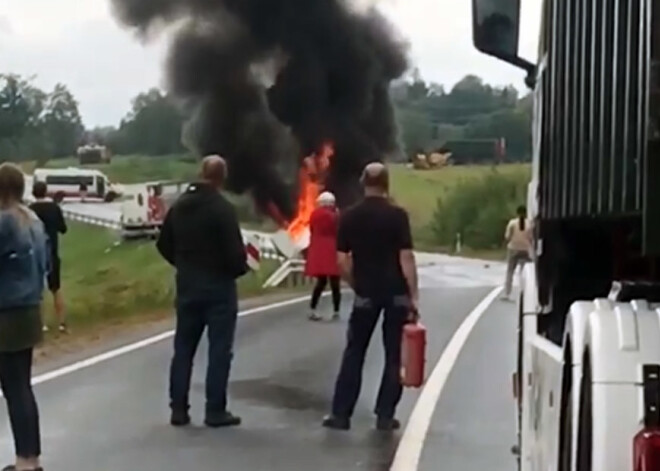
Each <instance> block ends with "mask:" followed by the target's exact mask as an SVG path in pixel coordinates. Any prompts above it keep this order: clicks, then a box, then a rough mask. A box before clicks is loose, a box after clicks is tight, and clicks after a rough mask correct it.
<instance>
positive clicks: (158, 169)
mask: <svg viewBox="0 0 660 471" xmlns="http://www.w3.org/2000/svg"><path fill="white" fill-rule="evenodd" d="M79 166H80V164H79V163H78V159H76V158H73V157H70V158H66V159H57V160H50V161H48V163H47V164H46V167H48V168H65V167H79ZM84 167H85V168H97V169H99V170H101V171H102V172H103V173H104V174H106V175H107V177H108V178H109V179H110V180H111V181H113V182H118V183H142V182H146V181H154V180H183V181H190V180H192V179H194V178H195V177H196V176H197V173H198V171H199V169H198V164H197V162H196V160H195V158H194V157H191V156H186V155H163V156H158V157H147V156H142V155H127V156H116V157H113V158H112V161H111V162H110V163H109V164H94V165H85V166H84Z"/></svg>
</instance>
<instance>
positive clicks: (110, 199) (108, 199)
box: [103, 191, 117, 203]
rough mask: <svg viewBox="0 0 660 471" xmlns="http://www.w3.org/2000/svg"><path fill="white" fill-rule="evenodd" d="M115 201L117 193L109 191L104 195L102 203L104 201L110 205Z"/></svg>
mask: <svg viewBox="0 0 660 471" xmlns="http://www.w3.org/2000/svg"><path fill="white" fill-rule="evenodd" d="M116 199H117V193H115V192H114V191H110V192H108V193H106V194H105V197H104V198H103V201H105V202H106V203H112V202H113V201H114V200H116Z"/></svg>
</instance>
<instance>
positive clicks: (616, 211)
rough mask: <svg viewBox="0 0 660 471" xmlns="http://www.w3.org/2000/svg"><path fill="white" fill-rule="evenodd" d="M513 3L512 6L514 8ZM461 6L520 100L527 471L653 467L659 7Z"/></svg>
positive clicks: (617, 1) (502, 0)
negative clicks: (525, 114)
mask: <svg viewBox="0 0 660 471" xmlns="http://www.w3.org/2000/svg"><path fill="white" fill-rule="evenodd" d="M522 1H526V0H522ZM520 3H521V0H473V42H474V44H475V46H476V48H477V49H478V50H479V51H481V52H483V53H485V54H488V55H490V56H493V57H495V58H497V59H499V60H503V61H505V62H508V63H510V64H511V65H512V66H515V67H519V68H521V69H522V70H523V71H524V72H525V73H526V77H527V78H526V83H527V85H528V86H529V87H530V89H531V90H532V93H533V94H534V120H533V155H532V172H531V173H532V175H531V180H530V184H529V187H528V190H529V192H528V207H529V209H530V216H531V217H532V218H533V219H534V229H535V257H534V263H533V264H530V265H528V266H527V267H526V268H525V271H524V282H523V290H522V294H521V297H520V305H519V310H518V316H519V335H518V339H519V345H518V358H517V371H516V372H515V374H514V380H513V381H514V396H515V399H516V401H515V405H516V410H517V417H518V425H519V443H518V444H516V445H515V446H514V451H515V452H516V454H517V455H518V457H519V465H520V469H522V470H525V471H528V470H534V471H541V470H543V471H547V470H548V469H552V470H560V471H569V470H570V471H572V470H578V471H592V470H593V471H614V470H624V469H628V470H633V471H648V470H656V469H657V470H660V412H659V411H660V126H659V125H660V106H659V105H660V100H659V98H660V94H659V92H660V74H658V71H659V68H658V63H659V62H658V61H659V59H660V1H658V0H645V1H640V0H599V1H590V0H571V1H569V0H544V1H543V7H542V20H541V28H540V40H539V57H538V60H537V61H536V62H535V63H532V62H530V61H528V60H526V59H525V58H522V57H520V56H519V54H518V35H519V29H520V21H521V19H520V7H521V5H520Z"/></svg>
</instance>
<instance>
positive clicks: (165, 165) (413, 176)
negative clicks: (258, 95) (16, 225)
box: [24, 155, 530, 249]
mask: <svg viewBox="0 0 660 471" xmlns="http://www.w3.org/2000/svg"><path fill="white" fill-rule="evenodd" d="M47 166H48V167H67V166H77V160H76V159H74V158H69V159H61V160H52V161H50V162H48V164H47ZM33 167H34V164H26V165H24V168H25V169H26V171H30V170H31V169H32V168H33ZM91 167H94V168H99V169H101V170H102V171H103V172H104V173H105V174H106V175H107V176H108V177H109V178H110V179H111V180H112V181H115V182H120V183H139V182H144V181H149V180H184V181H189V180H191V179H194V178H195V177H196V175H197V172H198V166H197V162H196V160H195V159H194V157H191V156H186V155H170V156H160V157H147V156H139V155H132V156H116V157H114V158H113V159H112V162H111V163H110V164H109V165H107V164H106V165H93V166H91ZM490 172H501V173H506V174H515V173H517V174H523V175H528V174H529V172H530V167H529V165H528V164H507V165H500V166H497V167H492V166H450V167H446V168H442V169H438V170H413V169H410V168H408V167H406V166H404V165H393V166H392V167H391V173H392V178H391V180H392V194H393V196H394V198H395V199H396V200H397V201H398V202H399V204H401V205H402V206H404V207H405V208H406V209H407V210H408V211H409V212H410V215H411V223H412V226H413V232H414V235H415V239H416V242H417V244H418V246H420V247H422V248H426V249H431V248H436V247H434V243H433V237H432V233H431V230H430V228H429V222H430V221H431V217H432V215H433V212H434V211H435V208H436V203H437V200H438V198H440V197H442V196H444V195H446V194H447V192H448V191H449V190H451V189H452V187H454V186H455V185H457V184H458V183H459V182H461V181H465V180H469V179H474V178H480V177H484V176H485V175H488V174H489V173H490ZM232 199H233V200H234V202H235V203H236V204H237V205H238V208H239V213H240V216H241V220H242V221H243V222H245V223H247V224H250V225H251V227H253V228H255V229H264V230H267V229H272V228H274V225H273V224H270V223H269V222H268V221H264V220H263V219H260V218H258V217H256V215H255V214H254V213H253V211H252V210H251V207H250V206H251V205H250V204H249V202H248V201H247V200H246V199H245V198H232Z"/></svg>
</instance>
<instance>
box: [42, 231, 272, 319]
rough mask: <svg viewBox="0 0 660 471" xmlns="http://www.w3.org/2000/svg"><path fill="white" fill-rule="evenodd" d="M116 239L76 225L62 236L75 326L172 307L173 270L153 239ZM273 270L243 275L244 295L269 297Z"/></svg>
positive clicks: (267, 266)
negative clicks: (266, 283) (264, 287)
mask: <svg viewBox="0 0 660 471" xmlns="http://www.w3.org/2000/svg"><path fill="white" fill-rule="evenodd" d="M117 241H118V238H117V235H116V233H113V232H112V231H109V230H105V229H101V228H96V227H93V226H86V225H82V224H76V223H70V224H69V232H68V233H67V234H66V235H64V236H63V237H62V238H61V241H60V256H61V258H62V294H63V296H64V299H65V302H66V308H67V316H68V320H69V323H70V324H71V325H72V326H75V327H90V326H93V325H97V324H101V323H103V322H105V321H108V320H114V319H121V318H123V317H126V316H133V315H136V314H153V313H154V312H157V311H165V310H169V308H170V306H172V301H173V297H174V286H173V270H172V268H171V267H170V266H169V265H168V264H167V263H166V262H165V261H163V260H162V259H161V258H160V256H159V255H158V253H157V251H156V248H155V246H154V243H153V241H134V242H126V243H123V244H121V245H116V242H117ZM274 269H275V264H274V263H273V262H270V263H268V262H265V263H262V267H261V270H260V271H259V272H258V273H252V272H250V273H248V274H247V275H246V276H244V277H242V278H241V279H240V281H239V293H240V296H241V297H250V296H255V295H259V294H263V293H265V291H264V290H262V284H263V282H264V281H265V279H266V277H267V276H268V275H270V273H272V271H273V270H274ZM45 300H46V302H45V309H46V314H47V318H49V319H52V317H51V316H52V306H51V305H52V303H51V302H50V299H49V296H48V295H47V296H46V297H45Z"/></svg>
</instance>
